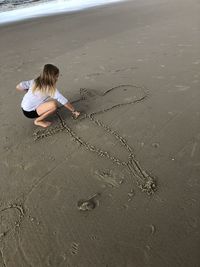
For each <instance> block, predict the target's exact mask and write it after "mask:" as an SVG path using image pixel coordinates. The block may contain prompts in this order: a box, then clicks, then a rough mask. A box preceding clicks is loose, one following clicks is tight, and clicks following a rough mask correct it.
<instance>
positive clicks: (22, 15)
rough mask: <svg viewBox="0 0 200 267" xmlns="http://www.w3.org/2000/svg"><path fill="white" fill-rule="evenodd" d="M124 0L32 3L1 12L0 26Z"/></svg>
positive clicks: (65, 13)
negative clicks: (71, 3)
mask: <svg viewBox="0 0 200 267" xmlns="http://www.w3.org/2000/svg"><path fill="white" fill-rule="evenodd" d="M122 1H124V0H109V1H105V0H100V2H96V3H93V2H92V3H90V2H88V3H84V4H83V3H82V5H81V4H80V3H79V4H76V3H75V5H74V4H73V5H69V6H67V5H66V3H65V5H63V6H61V3H60V4H59V3H57V2H55V3H54V2H42V3H39V4H34V5H33V4H32V5H31V4H30V6H24V7H22V8H21V7H19V8H16V9H12V10H7V11H2V12H0V15H1V16H0V26H1V25H7V24H11V23H15V22H18V21H19V22H23V21H27V20H31V19H37V18H44V17H49V16H50V17H51V16H57V15H67V14H70V13H75V12H81V11H83V10H88V9H91V8H98V7H101V6H108V5H112V4H117V3H120V2H122Z"/></svg>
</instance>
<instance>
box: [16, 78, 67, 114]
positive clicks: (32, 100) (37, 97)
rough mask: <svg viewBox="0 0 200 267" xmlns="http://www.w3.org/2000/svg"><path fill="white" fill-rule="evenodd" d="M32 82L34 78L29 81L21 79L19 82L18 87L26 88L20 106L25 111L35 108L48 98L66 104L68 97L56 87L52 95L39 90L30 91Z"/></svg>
mask: <svg viewBox="0 0 200 267" xmlns="http://www.w3.org/2000/svg"><path fill="white" fill-rule="evenodd" d="M33 84H34V80H30V81H22V82H21V83H20V87H21V88H22V89H24V90H28V91H27V93H26V94H25V95H24V97H23V99H22V102H21V107H22V108H23V110H25V111H32V110H36V108H37V107H38V106H39V105H41V104H42V103H44V102H46V101H47V100H48V99H49V98H53V99H56V100H57V101H58V102H59V103H61V104H62V105H65V104H67V102H68V99H67V98H65V97H64V96H63V95H62V94H61V93H60V92H59V91H58V89H56V91H55V94H54V96H52V97H51V96H49V95H43V94H41V93H40V92H39V91H36V92H34V93H33V92H32V87H33Z"/></svg>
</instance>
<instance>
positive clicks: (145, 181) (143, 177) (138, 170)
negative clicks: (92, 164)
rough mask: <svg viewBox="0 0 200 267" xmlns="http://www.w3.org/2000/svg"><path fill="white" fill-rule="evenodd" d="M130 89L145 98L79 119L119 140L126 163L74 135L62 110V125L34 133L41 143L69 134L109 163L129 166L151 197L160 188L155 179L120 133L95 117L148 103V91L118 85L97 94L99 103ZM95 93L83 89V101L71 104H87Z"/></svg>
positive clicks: (86, 114) (132, 86)
mask: <svg viewBox="0 0 200 267" xmlns="http://www.w3.org/2000/svg"><path fill="white" fill-rule="evenodd" d="M127 88H129V89H137V90H140V91H141V92H142V95H141V96H140V97H137V98H134V99H131V100H130V97H129V98H128V100H126V101H124V102H123V101H122V102H121V103H116V104H114V105H111V106H109V107H106V108H102V109H101V110H97V111H94V112H91V113H89V114H88V113H84V114H82V117H81V118H79V120H81V121H85V120H90V121H91V122H93V123H94V124H95V125H96V126H97V127H101V128H102V129H103V130H104V132H106V133H107V134H110V135H112V136H113V137H114V138H115V139H116V140H117V142H118V143H119V144H120V145H121V146H123V147H124V148H125V149H126V151H127V152H128V159H127V160H126V161H123V160H121V159H119V158H118V157H116V156H114V155H111V153H110V152H108V151H105V150H102V149H101V148H98V147H96V146H94V145H92V144H90V143H89V142H87V141H85V140H84V139H83V138H81V137H79V136H78V135H77V134H76V133H75V131H74V130H72V128H71V127H70V126H68V124H67V120H65V119H63V117H62V116H61V114H60V112H59V111H58V112H57V116H58V118H59V120H60V125H59V126H56V127H52V128H51V129H47V130H39V131H36V132H35V133H34V139H35V140H40V139H42V138H45V137H48V136H51V135H54V134H56V133H58V132H60V131H66V132H67V133H68V134H69V135H70V136H71V137H72V138H73V140H74V141H75V142H76V143H78V144H80V145H81V146H82V147H84V148H85V149H87V150H88V151H90V152H92V153H95V154H97V155H98V156H99V157H104V158H107V159H108V160H110V161H112V162H113V163H114V164H116V165H119V166H123V167H127V168H128V170H129V173H130V174H131V175H132V176H133V177H134V178H135V179H136V183H137V185H138V187H139V188H140V189H141V190H142V191H144V192H146V193H147V194H148V195H151V194H152V193H153V192H154V191H155V190H156V188H157V185H156V181H155V178H154V177H152V176H151V175H150V174H148V172H147V171H146V170H144V169H143V168H142V166H141V164H140V163H139V161H138V160H137V159H136V155H135V154H134V151H133V148H132V147H131V146H130V145H129V144H128V142H127V140H126V139H125V138H124V137H122V136H121V135H120V134H119V133H118V132H117V131H115V130H113V129H112V128H110V127H109V126H107V125H106V124H105V123H104V122H103V121H101V120H99V119H97V118H96V116H97V115H99V114H102V113H106V112H109V111H111V110H114V109H117V108H122V107H124V106H127V105H134V104H136V103H139V102H141V101H144V100H146V99H147V97H148V94H147V91H146V90H145V88H143V87H138V86H135V85H119V86H116V87H113V88H110V89H109V90H107V91H105V92H104V93H103V94H101V95H100V94H96V96H97V99H98V101H99V100H100V101H101V100H102V99H104V98H106V97H107V96H108V95H109V94H111V93H112V92H114V91H115V90H117V89H118V90H122V91H126V90H127ZM93 94H94V92H93V91H91V90H88V89H80V96H81V97H80V99H78V100H76V101H74V102H72V103H75V102H76V103H77V102H79V103H81V102H82V101H86V100H88V99H90V97H91V96H92V95H93ZM97 175H100V176H102V175H104V173H103V172H101V173H100V172H99V173H97Z"/></svg>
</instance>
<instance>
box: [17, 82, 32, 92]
mask: <svg viewBox="0 0 200 267" xmlns="http://www.w3.org/2000/svg"><path fill="white" fill-rule="evenodd" d="M33 82H34V80H29V81H22V82H20V83H19V84H18V85H17V86H16V90H18V91H28V89H29V88H30V87H31V85H32V84H33Z"/></svg>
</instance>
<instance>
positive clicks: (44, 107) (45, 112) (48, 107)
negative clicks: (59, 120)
mask: <svg viewBox="0 0 200 267" xmlns="http://www.w3.org/2000/svg"><path fill="white" fill-rule="evenodd" d="M56 109H57V105H56V102H55V101H54V100H51V101H48V102H46V103H43V104H41V105H40V106H39V107H38V108H37V109H36V111H37V114H38V115H39V117H38V118H37V119H35V121H34V124H35V125H38V126H41V127H44V128H46V127H48V126H50V125H51V122H49V121H45V120H44V119H45V118H47V117H48V116H49V115H51V114H52V113H54V112H55V111H56Z"/></svg>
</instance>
